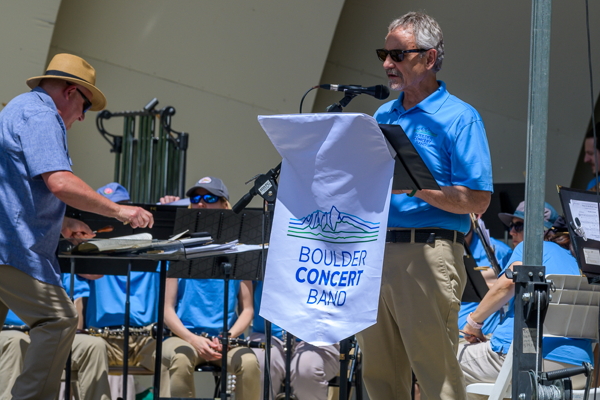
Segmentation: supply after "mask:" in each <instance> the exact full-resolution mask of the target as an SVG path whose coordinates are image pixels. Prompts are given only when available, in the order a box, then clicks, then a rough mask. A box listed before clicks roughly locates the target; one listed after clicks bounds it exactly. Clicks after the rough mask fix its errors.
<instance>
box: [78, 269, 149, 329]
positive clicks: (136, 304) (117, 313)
mask: <svg viewBox="0 0 600 400" xmlns="http://www.w3.org/2000/svg"><path fill="white" fill-rule="evenodd" d="M159 281H160V275H159V274H158V273H156V272H139V271H132V272H131V276H130V298H129V303H130V309H129V323H130V325H131V326H137V327H139V326H146V325H150V324H152V323H154V322H156V321H158V306H157V304H158V284H159ZM88 282H89V288H90V297H89V300H88V304H87V310H86V313H85V318H86V326H87V327H88V328H89V327H93V328H104V327H108V326H119V325H123V323H124V322H125V301H126V289H127V277H126V276H121V275H105V276H103V277H102V278H99V279H96V280H93V281H88Z"/></svg>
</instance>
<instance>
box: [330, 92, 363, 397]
mask: <svg viewBox="0 0 600 400" xmlns="http://www.w3.org/2000/svg"><path fill="white" fill-rule="evenodd" d="M355 97H356V94H355V93H351V92H345V96H344V98H343V99H342V100H340V102H339V103H334V104H332V105H330V106H329V107H327V112H342V111H343V110H342V108H343V107H346V106H347V105H348V103H350V101H351V100H352V99H353V98H355ZM351 347H352V338H350V337H349V338H346V339H342V340H341V341H340V396H339V399H340V400H347V399H348V381H349V379H348V363H349V358H350V348H351ZM354 356H356V354H355V355H354Z"/></svg>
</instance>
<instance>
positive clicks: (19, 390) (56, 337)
mask: <svg viewBox="0 0 600 400" xmlns="http://www.w3.org/2000/svg"><path fill="white" fill-rule="evenodd" d="M0 277H1V278H0V323H3V322H4V318H5V317H6V313H7V312H8V309H11V310H13V311H14V313H15V314H16V315H17V316H18V317H19V318H21V319H22V320H23V321H24V322H25V323H26V324H27V325H29V327H30V328H31V330H30V332H29V337H30V339H31V344H30V345H29V348H28V351H27V352H26V354H25V359H24V361H23V371H22V373H21V375H19V377H18V378H17V380H16V382H15V385H14V387H13V389H12V395H13V400H20V399H36V400H54V398H55V396H56V394H57V393H58V391H59V388H60V376H61V374H62V371H63V369H64V368H65V364H66V362H67V358H68V356H69V350H70V349H71V344H72V343H73V338H74V337H75V330H76V329H77V311H76V310H75V306H74V305H73V302H71V299H69V297H68V296H67V293H66V292H65V291H64V289H63V288H61V287H59V286H55V285H50V284H47V283H43V282H40V281H38V280H37V279H34V278H32V277H31V276H29V275H27V274H26V273H24V272H22V271H20V270H18V269H17V268H14V267H11V266H9V265H0Z"/></svg>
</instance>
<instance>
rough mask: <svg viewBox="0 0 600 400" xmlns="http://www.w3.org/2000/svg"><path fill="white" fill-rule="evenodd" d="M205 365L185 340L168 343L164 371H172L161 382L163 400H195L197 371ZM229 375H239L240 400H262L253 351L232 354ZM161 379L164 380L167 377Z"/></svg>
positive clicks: (239, 349) (237, 393) (164, 349)
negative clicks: (191, 399)
mask: <svg viewBox="0 0 600 400" xmlns="http://www.w3.org/2000/svg"><path fill="white" fill-rule="evenodd" d="M205 362H206V360H204V359H202V358H201V357H199V356H198V353H197V352H196V349H194V348H193V347H192V345H191V344H189V343H188V342H186V341H185V340H183V339H180V338H178V337H171V338H168V339H166V340H165V341H164V342H163V346H162V369H163V371H165V370H166V371H168V376H167V378H166V379H161V383H160V385H161V389H160V395H161V397H162V396H165V397H169V396H170V397H194V396H195V393H196V387H195V385H194V376H193V374H194V369H195V368H196V365H198V364H202V363H205ZM209 364H213V365H217V366H220V365H221V361H220V360H219V361H210V362H209ZM227 372H229V373H231V374H235V375H236V387H235V398H236V400H257V399H259V394H260V380H261V379H260V368H259V366H258V360H257V359H256V356H255V355H254V353H253V352H252V349H250V348H247V347H235V348H233V349H231V350H229V351H228V352H227ZM161 376H163V377H164V376H165V375H164V373H163V375H161ZM163 389H164V391H163ZM167 392H168V393H167Z"/></svg>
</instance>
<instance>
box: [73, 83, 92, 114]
mask: <svg viewBox="0 0 600 400" xmlns="http://www.w3.org/2000/svg"><path fill="white" fill-rule="evenodd" d="M75 90H77V91H78V92H79V94H80V95H81V97H83V113H84V114H85V112H86V111H87V110H89V109H90V108H91V107H92V102H91V101H90V99H88V98H87V97H86V96H85V94H83V92H82V91H81V90H79V88H75Z"/></svg>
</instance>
